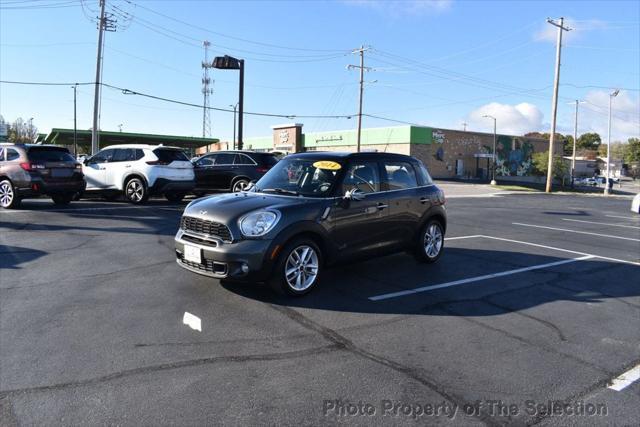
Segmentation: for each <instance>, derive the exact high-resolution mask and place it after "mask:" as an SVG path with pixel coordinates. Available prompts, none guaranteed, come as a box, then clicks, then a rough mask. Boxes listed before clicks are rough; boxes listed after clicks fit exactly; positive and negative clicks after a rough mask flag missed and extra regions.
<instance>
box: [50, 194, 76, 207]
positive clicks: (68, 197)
mask: <svg viewBox="0 0 640 427" xmlns="http://www.w3.org/2000/svg"><path fill="white" fill-rule="evenodd" d="M74 196H75V193H72V194H56V195H55V196H51V199H52V200H53V203H55V204H56V205H68V204H69V203H71V201H72V200H73V198H74Z"/></svg>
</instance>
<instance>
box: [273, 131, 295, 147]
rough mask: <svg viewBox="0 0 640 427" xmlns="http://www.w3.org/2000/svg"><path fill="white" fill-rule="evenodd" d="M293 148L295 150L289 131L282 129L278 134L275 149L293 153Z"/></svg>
mask: <svg viewBox="0 0 640 427" xmlns="http://www.w3.org/2000/svg"><path fill="white" fill-rule="evenodd" d="M292 148H293V144H292V143H291V140H290V136H289V131H288V130H287V129H282V130H281V131H280V132H279V133H278V140H277V141H276V144H275V146H274V149H276V150H284V151H291V149H292Z"/></svg>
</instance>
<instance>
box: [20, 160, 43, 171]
mask: <svg viewBox="0 0 640 427" xmlns="http://www.w3.org/2000/svg"><path fill="white" fill-rule="evenodd" d="M20 167H21V168H22V169H24V170H26V171H32V170H36V169H44V165H41V164H40V163H30V162H24V163H20Z"/></svg>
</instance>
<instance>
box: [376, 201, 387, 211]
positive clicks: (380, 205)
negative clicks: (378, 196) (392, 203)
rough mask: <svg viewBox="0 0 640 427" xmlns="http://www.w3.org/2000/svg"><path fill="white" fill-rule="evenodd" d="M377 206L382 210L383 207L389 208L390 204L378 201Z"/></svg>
mask: <svg viewBox="0 0 640 427" xmlns="http://www.w3.org/2000/svg"><path fill="white" fill-rule="evenodd" d="M376 207H377V208H378V210H379V211H381V210H382V209H385V208H388V207H389V205H386V204H384V203H378V204H377V205H376Z"/></svg>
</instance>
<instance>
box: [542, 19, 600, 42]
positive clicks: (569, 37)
mask: <svg viewBox="0 0 640 427" xmlns="http://www.w3.org/2000/svg"><path fill="white" fill-rule="evenodd" d="M553 20H554V21H555V22H556V23H559V22H560V20H559V19H555V18H553ZM564 26H565V27H569V28H571V31H565V32H564V34H562V43H563V44H564V43H566V42H569V41H574V40H577V39H579V38H580V37H582V36H583V35H584V34H585V33H587V32H588V31H593V30H601V29H605V28H607V24H606V22H603V21H599V20H597V19H589V20H581V21H576V20H574V19H571V18H566V19H565V20H564ZM557 37H558V27H556V26H554V25H551V24H549V23H548V22H546V21H545V22H544V23H543V24H542V25H541V26H540V27H539V28H538V30H537V31H536V32H535V33H534V34H533V39H534V40H536V41H541V42H552V43H555V42H556V39H557Z"/></svg>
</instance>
